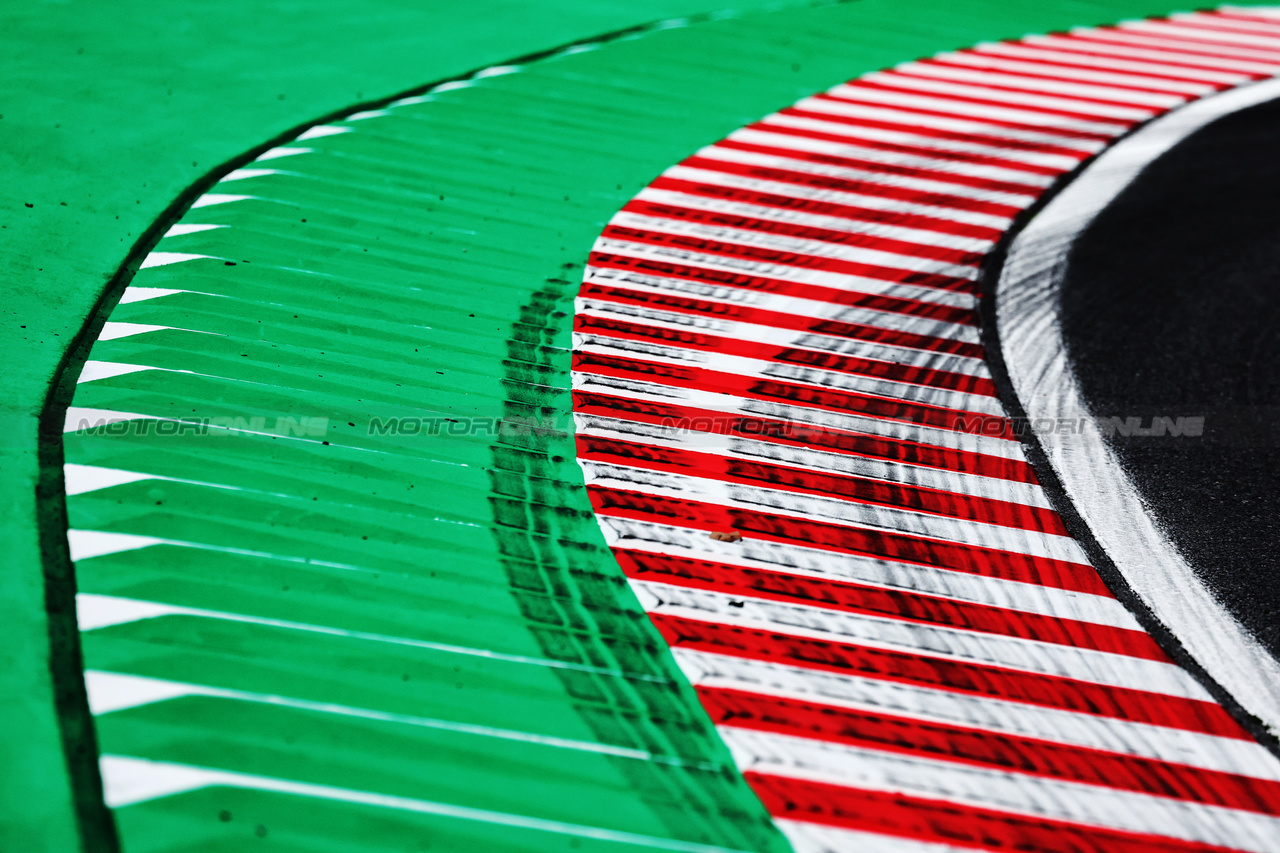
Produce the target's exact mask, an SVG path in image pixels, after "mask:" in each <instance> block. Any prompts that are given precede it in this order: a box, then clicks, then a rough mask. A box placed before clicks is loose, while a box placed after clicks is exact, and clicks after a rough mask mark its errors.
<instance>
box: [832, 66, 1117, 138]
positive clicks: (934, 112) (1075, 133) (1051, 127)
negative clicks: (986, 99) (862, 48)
mask: <svg viewBox="0 0 1280 853" xmlns="http://www.w3.org/2000/svg"><path fill="white" fill-rule="evenodd" d="M922 62H932V63H935V64H937V65H944V64H946V63H943V62H941V61H939V60H936V59H930V60H922ZM964 67H966V68H973V66H964ZM975 70H981V69H975ZM1019 76H1022V75H1019ZM813 97H814V99H815V100H820V101H832V102H834V103H838V104H857V105H858V106H862V107H877V108H879V109H892V110H895V111H898V112H904V113H916V114H918V115H922V116H934V117H936V118H947V119H957V120H960V121H971V122H974V123H975V124H985V125H990V126H992V127H996V128H1004V129H1006V130H1017V131H1023V132H1026V133H1039V134H1043V135H1045V136H1056V137H1059V138H1065V139H1079V140H1081V141H1090V142H1104V141H1109V140H1110V139H1111V135H1110V134H1107V133H1102V132H1100V131H1096V130H1079V129H1076V128H1070V127H1062V126H1061V125H1057V124H1032V123H1029V122H1020V121H1010V120H1008V119H999V118H993V117H991V116H984V115H975V114H974V113H972V112H965V111H963V110H954V111H951V110H944V109H941V108H938V109H930V108H926V107H917V106H915V105H912V106H902V107H895V106H893V105H892V104H886V103H885V102H884V101H878V100H875V99H872V98H859V97H857V95H856V94H852V93H850V94H845V92H843V91H842V92H841V93H840V94H839V95H834V94H831V93H830V92H823V93H822V94H820V95H814V96H813ZM920 97H929V96H926V95H921V96H920ZM935 100H938V101H942V102H946V101H947V100H949V98H947V97H945V96H941V95H939V96H936V98H935ZM957 103H959V102H957ZM1108 124H1119V122H1108Z"/></svg>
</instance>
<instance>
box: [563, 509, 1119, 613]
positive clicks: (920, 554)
mask: <svg viewBox="0 0 1280 853" xmlns="http://www.w3.org/2000/svg"><path fill="white" fill-rule="evenodd" d="M587 494H588V496H589V497H590V498H591V505H592V506H594V507H595V510H596V513H597V514H599V515H607V516H616V517H618V518H629V519H633V520H637V521H653V522H657V523H659V524H676V525H679V526H682V527H694V528H696V529H699V530H706V531H709V532H711V531H723V530H736V531H739V532H741V533H742V535H743V536H749V537H752V538H756V539H764V540H767V541H770V542H782V543H784V544H789V545H802V546H805V547H808V548H821V549H823V550H826V551H836V552H840V553H845V554H857V555H859V556H864V557H881V558H883V559H886V560H894V561H898V562H905V563H917V564H919V565H923V566H931V567H933V568H939V569H947V570H949V571H954V572H964V573H966V574H973V575H980V576H983V577H991V578H1001V579H1003V580H1011V581H1018V582H1021V583H1030V584H1038V585H1040V586H1051V587H1055V588H1057V589H1067V590H1074V591H1076V592H1087V593H1090V594H1092V595H1104V596H1108V597H1110V595H1111V592H1110V590H1108V589H1107V587H1106V585H1105V584H1104V583H1103V582H1102V580H1101V579H1100V578H1099V577H1098V573H1097V572H1095V571H1094V570H1093V568H1092V567H1091V566H1087V565H1084V564H1082V563H1070V562H1067V561H1065V560H1055V559H1051V558H1049V557H1034V556H1030V555H1027V554H1018V553H1015V552H1012V551H1000V550H997V549H995V548H983V547H981V546H978V545H966V544H963V543H960V542H951V541H948V540H945V539H932V538H928V537H923V536H912V535H909V534H906V533H896V532H892V531H888V530H879V529H876V528H870V527H856V526H850V525H844V524H834V523H832V522H828V521H815V520H811V519H807V518H798V517H795V516H789V515H778V514H776V513H771V512H764V511H761V510H755V509H747V508H744V507H726V506H721V505H719V504H713V503H707V502H704V501H697V500H686V499H681V498H671V497H665V496H653V495H648V494H644V493H642V492H636V491H631V490H627V489H611V488H606V487H603V486H587Z"/></svg>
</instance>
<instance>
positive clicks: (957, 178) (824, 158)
mask: <svg viewBox="0 0 1280 853" xmlns="http://www.w3.org/2000/svg"><path fill="white" fill-rule="evenodd" d="M714 148H728V149H731V150H734V151H749V152H752V153H755V154H768V155H770V156H772V157H786V158H789V159H791V160H803V161H804V162H806V163H820V164H822V165H824V166H837V167H839V168H844V169H863V170H866V171H874V172H876V173H877V174H882V175H901V176H903V177H911V178H924V179H927V180H931V181H941V182H943V183H948V184H958V185H960V186H962V187H973V188H974V189H980V190H990V191H992V192H1001V193H1013V194H1015V195H1022V194H1026V193H1036V192H1039V190H1040V184H1039V183H1022V182H1020V181H1008V180H1006V181H1002V180H997V179H995V178H982V177H978V176H975V175H966V174H964V173H963V172H953V171H950V170H947V169H942V168H939V167H935V166H930V167H928V168H926V167H923V166H901V165H897V164H894V163H885V162H882V161H879V160H866V159H862V158H859V157H841V156H838V155H835V154H820V153H817V152H814V151H803V150H800V149H797V148H786V147H783V146H778V145H762V144H760V143H754V142H740V141H738V140H736V139H722V140H720V141H719V142H717V143H716V144H715V146H714ZM713 150H714V149H713ZM708 153H710V152H708Z"/></svg>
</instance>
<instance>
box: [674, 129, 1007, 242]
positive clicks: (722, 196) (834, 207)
mask: <svg viewBox="0 0 1280 853" xmlns="http://www.w3.org/2000/svg"><path fill="white" fill-rule="evenodd" d="M779 127H781V126H779ZM772 132H774V128H773V127H770V133H772ZM802 135H812V136H813V137H814V138H815V139H823V138H826V137H830V138H831V139H833V140H836V141H839V140H840V139H841V138H842V137H836V136H835V135H833V134H819V133H816V132H812V131H805V132H804V134H802ZM649 186H651V187H653V188H654V189H659V190H670V191H672V192H680V193H686V194H688V195H694V196H701V197H703V198H709V199H716V200H718V201H731V202H738V203H741V204H755V205H759V206H761V207H776V208H778V209H780V210H788V211H796V212H797V213H811V214H814V215H816V216H831V217H836V218H840V219H850V220H853V221H855V222H867V223H882V224H885V225H901V226H904V227H907V228H919V229H920V230H922V231H936V232H938V233H941V234H956V235H958V236H962V237H974V238H977V239H982V240H993V241H994V240H998V239H1000V235H1001V234H1002V233H1004V232H1003V231H1001V230H1000V229H999V228H988V227H986V226H983V225H971V224H968V223H965V222H956V221H955V220H952V219H943V218H941V217H937V216H925V215H924V214H920V213H909V212H904V211H894V210H878V209H876V208H871V207H859V206H858V205H853V204H837V203H835V202H831V201H818V200H816V199H810V198H798V197H796V196H790V195H778V194H777V193H766V192H756V191H754V190H747V189H742V188H740V187H725V186H720V185H718V184H709V183H705V182H701V181H685V180H680V179H678V178H668V177H661V178H658V179H657V180H655V181H654V182H653V183H652V184H650V185H649Z"/></svg>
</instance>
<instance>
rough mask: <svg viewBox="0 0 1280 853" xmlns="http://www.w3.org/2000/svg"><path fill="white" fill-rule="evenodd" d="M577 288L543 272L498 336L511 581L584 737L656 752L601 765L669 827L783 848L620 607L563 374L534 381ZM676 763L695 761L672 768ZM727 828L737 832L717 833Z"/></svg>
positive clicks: (498, 473) (564, 326) (502, 498)
mask: <svg viewBox="0 0 1280 853" xmlns="http://www.w3.org/2000/svg"><path fill="white" fill-rule="evenodd" d="M576 291H577V286H576V285H575V284H573V283H571V282H570V281H567V280H565V279H561V278H548V279H546V280H545V283H544V284H543V286H542V287H540V288H538V289H537V290H536V291H535V292H534V293H533V294H532V295H531V297H530V299H529V301H528V302H527V303H526V304H525V305H523V306H521V308H520V313H519V318H518V320H517V321H516V322H514V323H513V324H512V326H511V331H510V335H509V338H508V343H507V356H508V357H507V358H506V359H504V361H503V380H502V384H503V387H504V389H505V392H506V399H505V401H504V412H503V414H504V419H505V422H506V425H507V426H508V427H510V428H504V429H503V430H502V432H501V434H500V436H499V438H498V440H497V441H496V442H495V443H494V444H493V445H492V448H491V453H492V457H493V466H492V470H491V472H490V478H491V483H492V497H491V498H490V502H491V506H492V508H493V518H494V526H493V527H492V528H491V529H492V531H493V534H494V537H495V539H496V542H497V545H498V549H499V551H500V553H501V559H502V563H503V568H504V570H505V572H506V575H507V578H508V582H509V584H510V592H511V594H512V596H513V597H514V598H515V600H516V601H517V603H518V606H519V607H520V609H521V612H522V613H523V614H524V616H525V618H526V619H528V620H529V625H530V629H531V630H532V631H533V633H534V634H535V635H536V637H537V639H538V642H539V644H540V646H541V648H542V650H543V653H544V654H545V655H546V656H547V657H548V658H550V659H554V660H558V661H563V662H566V663H571V664H576V665H579V666H581V667H584V669H559V670H556V675H557V676H558V678H559V679H560V681H561V683H562V684H563V686H564V688H565V691H566V692H567V693H568V694H569V695H570V696H572V697H573V699H574V700H575V708H576V711H577V713H578V714H579V716H580V717H581V718H582V719H583V721H584V722H585V723H586V724H587V725H588V726H589V727H590V728H591V730H592V732H593V733H594V734H595V736H596V737H597V738H598V739H599V740H600V741H601V742H603V743H608V744H615V745H622V746H625V747H628V748H632V749H637V750H644V751H646V752H649V753H651V754H654V755H657V756H665V757H667V758H665V759H661V760H659V761H656V762H655V761H640V760H635V759H632V758H614V759H612V763H613V764H614V766H615V767H616V769H617V771H618V772H619V773H620V774H621V775H623V776H624V777H625V778H626V779H627V780H628V781H629V783H630V785H631V787H632V788H633V789H634V790H635V791H637V792H638V793H639V795H640V796H641V797H642V798H643V799H644V800H645V802H646V804H647V805H648V806H649V807H650V808H652V809H653V810H654V812H655V814H657V815H659V816H660V817H661V819H662V820H663V822H664V824H665V825H666V826H667V828H668V829H669V831H670V832H671V834H672V835H673V836H674V837H676V838H681V839H686V840H690V841H696V842H699V843H705V844H724V845H732V846H734V847H740V848H744V849H752V850H776V849H785V844H783V843H780V842H781V838H780V836H778V834H777V832H776V830H774V829H773V828H772V826H771V825H769V823H770V822H769V821H768V819H767V817H765V816H764V814H763V812H762V810H760V808H759V806H758V804H756V803H755V802H754V799H755V798H754V795H753V794H752V793H751V792H750V791H749V790H748V789H747V787H746V785H745V783H744V782H743V781H742V778H741V776H740V775H739V774H738V771H737V770H736V769H735V768H734V767H733V766H731V764H729V763H728V762H727V761H726V760H723V759H727V758H728V755H727V751H725V750H724V749H723V748H720V749H718V750H717V749H714V745H718V744H717V741H718V736H717V735H716V734H715V731H714V728H713V726H712V725H711V722H710V720H709V719H708V718H707V717H706V716H705V715H703V714H702V713H701V711H700V710H699V705H698V702H697V698H696V696H695V694H694V693H693V691H692V690H691V689H690V688H689V687H688V685H686V684H684V683H682V682H681V681H679V680H677V679H678V677H679V676H678V672H679V670H678V669H676V667H675V666H674V663H673V662H670V661H669V658H668V657H667V655H668V653H667V651H666V647H665V644H664V643H663V642H662V640H661V638H660V636H659V635H658V633H657V631H656V630H655V629H653V628H652V626H651V625H650V624H649V622H648V617H647V616H646V615H644V614H643V612H642V611H641V609H640V608H639V607H638V606H637V605H636V603H635V602H634V601H632V602H631V603H630V606H624V607H620V606H619V600H620V599H624V600H625V599H628V598H631V592H630V589H629V588H628V587H627V584H626V580H625V578H624V576H623V573H622V570H621V569H620V568H619V567H618V566H617V563H616V562H615V561H614V559H613V556H612V554H611V553H610V552H609V549H608V547H607V546H606V545H605V543H604V541H603V539H602V536H601V534H600V531H599V528H598V526H597V523H596V520H595V513H594V511H593V510H592V509H591V506H590V504H589V502H588V500H587V497H586V492H585V488H584V486H583V484H582V481H581V473H580V472H579V469H578V467H577V463H576V461H575V449H574V442H573V435H572V422H571V420H570V408H571V406H570V399H569V393H570V392H569V391H568V390H567V387H566V386H567V382H566V383H563V384H560V383H558V385H559V387H550V386H548V385H544V384H542V383H540V382H539V381H538V380H539V379H540V378H543V377H546V376H557V375H559V376H564V375H567V373H568V370H569V364H570V351H569V349H568V346H567V344H568V329H569V326H570V323H571V322H572V316H573V297H574V295H575V293H576ZM586 668H591V669H594V670H596V671H591V670H590V669H586ZM618 672H623V673H627V677H618V676H617V675H615V674H613V673H618ZM709 746H712V747H713V748H711V749H709V748H708V747H709ZM681 762H682V763H686V764H687V765H688V767H689V769H690V770H692V771H693V772H677V773H673V772H669V770H670V768H669V765H670V764H671V763H681ZM664 770H665V771H667V772H664ZM725 828H732V829H733V830H734V837H724V835H723V834H722V833H723V830H724V829H725ZM717 829H718V830H721V831H720V832H717V831H716V830H717Z"/></svg>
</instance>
